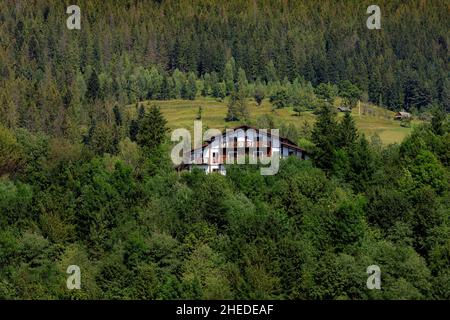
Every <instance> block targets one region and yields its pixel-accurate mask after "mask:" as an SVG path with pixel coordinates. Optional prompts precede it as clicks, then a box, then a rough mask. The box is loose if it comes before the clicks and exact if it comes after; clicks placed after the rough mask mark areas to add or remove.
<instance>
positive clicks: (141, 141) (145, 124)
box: [136, 106, 167, 152]
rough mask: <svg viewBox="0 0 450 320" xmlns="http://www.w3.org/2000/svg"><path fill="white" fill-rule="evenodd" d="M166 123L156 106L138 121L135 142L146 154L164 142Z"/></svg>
mask: <svg viewBox="0 0 450 320" xmlns="http://www.w3.org/2000/svg"><path fill="white" fill-rule="evenodd" d="M166 125H167V121H166V119H165V118H164V116H163V115H162V113H161V111H160V109H159V108H158V107H157V106H152V107H151V108H150V110H149V111H148V112H146V113H145V114H144V117H143V118H142V119H140V121H139V131H138V133H137V136H136V142H137V143H138V145H140V146H141V147H142V148H143V149H144V150H145V151H146V152H151V151H153V150H155V149H156V148H157V147H158V146H159V145H161V143H163V142H164V140H165V138H166V133H167V127H166Z"/></svg>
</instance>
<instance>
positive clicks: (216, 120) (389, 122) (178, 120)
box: [128, 97, 418, 145]
mask: <svg viewBox="0 0 450 320" xmlns="http://www.w3.org/2000/svg"><path fill="white" fill-rule="evenodd" d="M227 102H228V100H227V99H224V100H223V101H220V100H217V99H215V98H211V97H207V98H204V97H197V99H196V100H181V99H177V100H148V101H143V102H142V103H143V105H144V106H145V107H149V106H151V105H157V106H159V107H160V108H161V111H162V113H163V114H164V116H165V118H166V119H167V121H168V126H169V128H170V129H171V130H172V129H176V128H186V129H188V130H192V128H193V126H194V120H195V119H196V117H197V113H198V109H199V107H202V121H203V126H204V127H205V128H217V129H220V130H222V129H224V128H232V127H235V126H238V125H239V124H240V123H239V122H226V121H225V120H224V118H225V116H226V114H227ZM134 106H135V105H130V106H129V107H128V112H129V113H130V114H135V112H136V110H135V107H134ZM248 108H249V112H250V118H251V121H252V122H253V121H255V120H256V119H257V118H258V117H259V116H262V115H272V116H273V118H274V120H275V121H276V122H277V123H285V124H294V125H296V126H298V127H299V126H301V125H302V124H303V123H304V121H307V122H308V123H309V124H311V125H313V124H314V122H315V118H316V116H315V115H314V114H313V113H312V112H311V111H306V112H302V114H301V115H300V116H299V115H298V114H297V113H296V112H294V111H293V108H282V109H275V110H273V109H272V104H271V103H270V102H269V100H268V99H264V101H263V103H262V104H261V106H258V105H257V104H256V102H255V101H254V99H249V101H248ZM352 115H353V117H354V119H355V122H356V125H357V127H358V130H359V131H360V132H361V133H364V134H365V135H366V136H367V137H370V136H372V135H373V134H375V133H377V134H378V135H379V136H380V138H381V140H382V142H383V144H385V145H388V144H391V143H397V142H401V141H402V140H403V139H404V138H405V137H406V136H407V135H408V134H409V133H410V132H411V130H412V128H406V127H402V126H401V125H400V121H395V120H394V119H393V117H394V112H392V111H389V110H387V109H385V108H380V107H377V106H374V105H369V104H365V103H361V105H360V107H359V108H358V107H356V108H354V109H353V111H352ZM342 116H343V113H341V112H340V113H339V114H338V117H339V118H341V117H342ZM416 123H418V120H413V121H412V126H413V125H414V124H416Z"/></svg>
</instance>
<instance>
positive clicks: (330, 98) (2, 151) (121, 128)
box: [0, 0, 450, 300]
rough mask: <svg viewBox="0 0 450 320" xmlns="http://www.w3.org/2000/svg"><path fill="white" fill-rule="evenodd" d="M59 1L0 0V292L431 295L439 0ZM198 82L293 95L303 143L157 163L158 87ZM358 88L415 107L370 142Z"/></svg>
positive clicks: (443, 85) (232, 93)
mask: <svg viewBox="0 0 450 320" xmlns="http://www.w3.org/2000/svg"><path fill="white" fill-rule="evenodd" d="M69 4H72V3H66V2H64V1H62V2H57V3H56V2H54V1H41V0H39V1H38V0H35V1H26V2H25V1H20V0H4V1H2V2H0V74H1V77H0V299H163V300H165V299H314V300H315V299H317V300H322V299H352V300H360V299H362V300H364V299H450V169H449V168H450V123H449V117H448V113H449V111H450V78H449V68H448V66H449V60H448V58H449V48H448V42H449V30H450V20H449V19H448V17H449V13H450V12H449V11H450V8H449V6H448V3H447V2H446V1H444V0H442V1H441V0H433V1H426V0H414V1H408V2H404V1H400V0H391V1H388V0H380V1H378V5H379V6H380V7H381V10H382V17H383V18H382V29H381V30H368V29H367V27H366V23H365V22H366V19H367V16H368V15H367V14H366V8H367V6H369V5H370V4H371V3H368V2H367V3H366V1H343V0H342V1H287V0H280V1H279V0H261V1H256V0H255V1H244V0H233V1H215V0H198V1H187V0H173V1H168V0H160V1H139V0H133V1H132V0H120V1H88V0H80V1H77V5H78V6H79V7H80V8H81V30H69V29H67V27H66V19H67V18H68V16H69V15H68V14H67V13H66V8H67V6H68V5H69ZM199 97H212V98H214V99H217V100H220V101H225V102H227V105H228V109H227V114H226V117H225V118H224V119H223V121H224V123H228V122H230V121H234V122H241V123H249V124H253V125H257V126H260V127H265V128H275V127H279V125H280V124H279V123H274V122H273V121H272V118H271V116H270V114H269V115H267V116H264V117H260V118H258V119H255V118H254V117H251V115H249V113H248V108H247V104H248V103H249V101H254V102H256V103H257V104H258V105H259V104H261V102H262V101H269V102H270V103H271V105H272V106H273V109H274V110H278V109H283V108H287V107H290V108H293V110H295V112H297V113H298V117H299V124H298V126H297V127H295V126H294V128H292V127H290V128H286V127H283V128H281V129H282V130H281V132H282V134H283V135H286V136H289V138H291V139H292V140H293V141H296V142H298V143H299V144H302V145H307V146H308V153H309V154H310V159H309V160H306V161H305V160H299V159H296V158H294V157H290V158H288V159H286V160H283V161H282V162H281V167H280V170H279V172H278V174H276V175H274V176H261V175H260V171H259V168H258V165H230V166H229V167H228V168H227V175H226V176H222V175H220V174H208V175H205V174H204V173H203V172H201V171H200V170H193V171H192V172H177V171H176V170H175V169H174V165H173V163H172V162H171V159H170V150H171V148H172V146H173V143H172V142H171V141H170V130H169V128H168V127H169V123H168V122H167V120H166V119H165V117H164V115H163V114H162V112H161V110H160V108H159V106H158V101H161V100H177V99H182V100H190V101H193V102H194V103H195V100H196V99H198V98H199ZM148 100H150V101H151V105H150V106H149V105H144V104H143V101H148ZM360 102H364V103H371V104H376V105H377V106H379V107H382V108H386V109H389V110H392V111H401V110H405V111H409V112H411V113H412V114H413V115H414V117H417V118H420V119H422V120H423V121H422V122H421V123H420V124H417V125H414V126H413V127H412V132H411V134H410V135H409V136H407V137H406V138H405V139H404V140H403V141H402V142H400V143H395V144H389V145H385V144H383V143H381V141H380V139H379V137H377V136H376V135H373V136H366V135H364V134H362V133H361V132H360V131H358V129H357V128H356V126H355V120H354V118H353V116H352V115H351V113H346V114H345V116H343V117H338V116H337V113H336V104H340V105H342V106H345V107H348V108H350V109H351V108H354V107H356V105H357V104H358V103H360ZM304 112H311V113H313V114H314V116H315V119H316V120H315V122H314V124H313V126H312V127H311V128H306V129H305V128H302V127H301V123H302V121H301V115H302V113H304ZM201 114H202V110H201V108H199V114H198V116H197V119H200V118H201ZM194 120H195V119H194V118H193V119H192V121H194ZM69 265H77V266H79V267H80V270H81V289H80V290H68V288H67V287H66V279H67V277H68V274H67V273H66V270H67V267H68V266H69ZM370 265H378V266H379V267H380V269H381V288H382V289H381V290H369V289H368V288H367V287H366V281H367V277H368V274H367V273H366V269H367V267H368V266H370Z"/></svg>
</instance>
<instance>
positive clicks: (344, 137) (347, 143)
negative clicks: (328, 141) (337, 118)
mask: <svg viewBox="0 0 450 320" xmlns="http://www.w3.org/2000/svg"><path fill="white" fill-rule="evenodd" d="M337 139H338V141H337V142H338V143H337V145H338V146H339V147H341V148H344V149H346V150H348V149H349V148H351V147H352V146H353V145H354V143H355V142H356V140H357V139H358V131H357V129H356V125H355V121H354V120H353V117H352V116H351V114H350V112H346V113H345V115H344V118H343V119H342V121H341V122H340V123H339V125H338V134H337Z"/></svg>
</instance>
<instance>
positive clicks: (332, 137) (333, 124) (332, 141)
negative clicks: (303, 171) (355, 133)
mask: <svg viewBox="0 0 450 320" xmlns="http://www.w3.org/2000/svg"><path fill="white" fill-rule="evenodd" d="M338 132H339V131H338V124H337V121H336V111H335V110H334V109H333V107H332V106H331V104H329V103H327V102H323V103H322V106H321V108H320V111H319V115H318V117H317V121H316V123H315V124H314V128H313V130H312V135H311V138H312V141H313V143H314V145H315V146H314V152H313V154H312V157H313V160H314V163H315V164H316V165H317V167H319V168H322V169H324V170H326V171H330V170H331V169H332V168H333V161H334V152H335V150H336V148H337V145H338Z"/></svg>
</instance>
